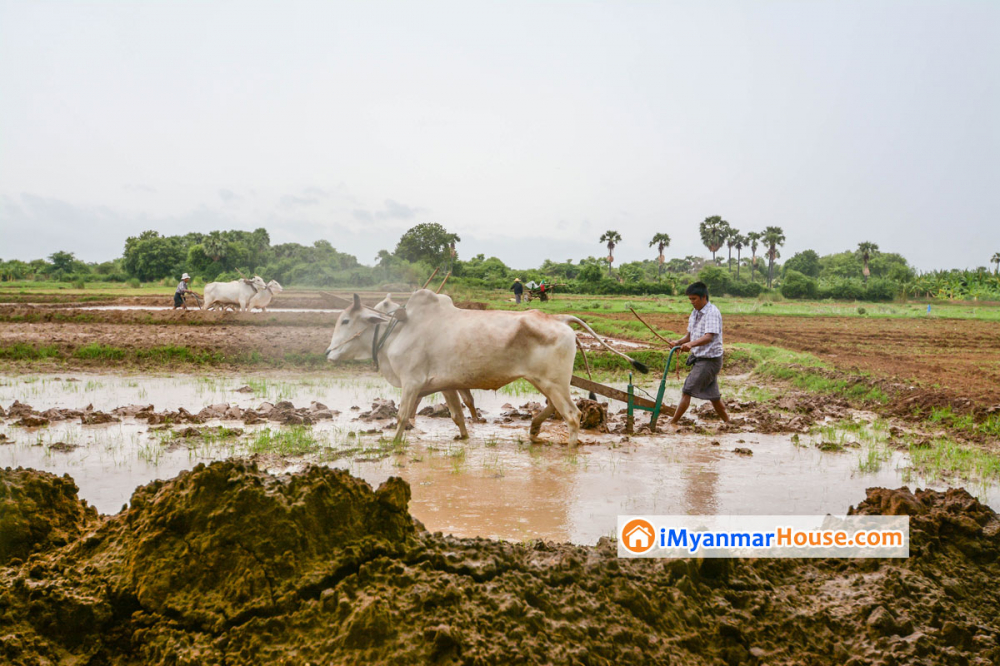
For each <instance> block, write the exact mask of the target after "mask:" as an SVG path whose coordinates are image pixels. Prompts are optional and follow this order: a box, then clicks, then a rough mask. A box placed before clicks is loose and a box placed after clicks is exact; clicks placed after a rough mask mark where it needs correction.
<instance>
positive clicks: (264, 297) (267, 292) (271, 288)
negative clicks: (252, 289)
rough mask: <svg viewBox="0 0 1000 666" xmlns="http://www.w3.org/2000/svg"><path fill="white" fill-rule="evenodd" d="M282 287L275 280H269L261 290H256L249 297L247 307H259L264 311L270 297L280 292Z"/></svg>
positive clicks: (269, 301) (251, 308)
mask: <svg viewBox="0 0 1000 666" xmlns="http://www.w3.org/2000/svg"><path fill="white" fill-rule="evenodd" d="M282 291H284V289H283V288H282V287H281V285H280V284H278V281H277V280H271V281H270V282H268V283H267V286H266V287H264V288H263V289H262V290H260V291H258V292H257V293H256V294H254V295H253V297H252V298H251V299H250V302H249V303H248V304H247V309H249V310H253V309H254V308H260V309H261V310H263V311H264V312H267V306H268V305H270V304H271V299H273V298H274V297H275V296H277V295H278V294H280V293H281V292H282Z"/></svg>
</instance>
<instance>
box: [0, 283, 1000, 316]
mask: <svg viewBox="0 0 1000 666" xmlns="http://www.w3.org/2000/svg"><path fill="white" fill-rule="evenodd" d="M203 286H204V285H195V286H194V290H195V291H196V292H199V293H200V292H201V288H202V287H203ZM175 288H176V285H168V286H161V285H143V286H142V287H139V288H135V287H130V286H128V285H127V284H123V283H116V282H93V283H87V284H86V288H85V289H74V288H72V287H71V286H70V285H67V284H66V283H62V282H0V300H5V301H22V302H24V301H31V296H32V295H38V296H41V297H44V298H41V299H39V300H46V301H52V300H56V301H58V302H63V303H72V302H74V301H78V302H89V301H95V300H102V301H103V300H114V299H117V298H126V297H128V298H135V297H140V298H141V297H158V298H162V297H169V296H170V295H171V294H173V292H174V289H175ZM357 291H358V292H359V293H361V294H362V297H363V298H365V299H366V300H371V299H372V298H374V297H375V296H376V295H378V296H379V297H381V296H382V295H384V293H385V292H384V290H381V289H378V288H373V287H367V288H365V289H358V290H357ZM321 292H331V293H336V294H340V295H341V296H347V297H349V296H350V294H351V293H352V290H351V289H343V288H337V289H335V288H329V289H325V288H324V289H316V288H305V287H290V288H287V289H285V291H284V292H283V293H282V295H281V296H279V297H278V298H277V299H275V306H276V307H278V308H281V307H282V301H284V302H285V303H286V305H285V306H286V307H290V306H289V305H287V303H288V302H289V301H291V300H292V299H301V298H307V299H308V298H319V297H320V296H321ZM445 293H447V294H449V295H450V296H451V297H452V298H453V299H455V301H480V302H485V303H488V304H489V306H490V307H491V308H496V309H515V308H517V307H521V308H535V309H539V310H542V311H545V312H567V313H568V312H587V311H593V312H605V313H617V312H628V309H629V307H634V308H635V309H636V310H637V311H639V312H649V313H658V314H679V313H685V312H690V306H689V305H688V303H687V299H686V297H684V296H682V295H681V296H599V295H587V294H563V293H559V292H558V291H557V292H556V293H555V295H554V296H553V298H552V299H551V300H549V301H547V302H542V301H539V300H538V299H535V300H532V301H531V303H530V304H523V303H522V305H521V306H516V305H515V304H514V300H513V295H512V294H510V293H509V292H502V291H482V290H472V289H466V288H463V287H461V286H455V287H454V288H448V289H445ZM393 295H394V297H395V298H396V299H397V300H399V301H405V298H406V294H405V293H400V292H393ZM142 302H144V301H142ZM712 302H713V303H715V304H716V305H717V306H718V307H719V309H720V310H721V311H722V313H723V314H739V315H775V316H799V317H815V316H823V317H905V318H918V319H926V318H932V319H933V318H944V319H976V320H982V321H1000V303H997V302H986V301H984V302H974V301H973V302H970V301H958V302H956V301H941V300H934V301H927V300H919V301H906V302H896V301H893V302H887V303H871V302H861V301H832V300H824V301H798V300H795V301H792V300H785V299H782V298H781V297H777V298H775V297H773V296H766V297H763V298H760V299H756V298H729V297H717V298H713V299H712ZM130 304H138V303H137V302H132V303H130ZM164 304H168V301H166V300H165V301H164ZM928 305H929V306H930V312H929V313H928V311H927V307H928ZM299 307H301V305H299Z"/></svg>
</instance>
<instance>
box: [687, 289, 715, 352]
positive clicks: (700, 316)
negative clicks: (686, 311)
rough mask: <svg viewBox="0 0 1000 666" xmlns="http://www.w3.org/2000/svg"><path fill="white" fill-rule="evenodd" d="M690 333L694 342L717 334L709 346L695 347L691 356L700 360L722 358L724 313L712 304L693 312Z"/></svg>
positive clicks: (689, 323) (690, 318)
mask: <svg viewBox="0 0 1000 666" xmlns="http://www.w3.org/2000/svg"><path fill="white" fill-rule="evenodd" d="M688 333H690V334H691V342H694V341H695V340H697V339H698V338H700V337H701V336H703V335H705V334H706V333H715V338H714V339H713V340H712V341H711V342H709V343H708V344H707V345H702V346H700V347H693V348H692V349H691V354H692V355H694V356H697V357H699V358H718V357H719V356H722V313H721V312H719V308H717V307H715V305H713V304H712V303H711V302H709V303H707V304H706V305H705V307H703V308H702V309H701V310H692V311H691V316H690V317H688Z"/></svg>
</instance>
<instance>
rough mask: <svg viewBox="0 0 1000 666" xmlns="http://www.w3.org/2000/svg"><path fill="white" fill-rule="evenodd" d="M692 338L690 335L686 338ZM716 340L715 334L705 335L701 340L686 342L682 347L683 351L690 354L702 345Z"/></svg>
mask: <svg viewBox="0 0 1000 666" xmlns="http://www.w3.org/2000/svg"><path fill="white" fill-rule="evenodd" d="M690 337H691V334H690V333H689V334H688V335H686V336H685V338H690ZM714 339H715V333H706V334H705V335H703V336H701V337H700V338H698V339H697V340H695V341H693V342H687V341H686V340H685V343H684V344H682V345H681V351H683V352H689V351H691V349H692V348H694V347H701V346H702V345H707V344H709V343H711V342H712V340H714Z"/></svg>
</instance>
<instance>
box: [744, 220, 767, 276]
mask: <svg viewBox="0 0 1000 666" xmlns="http://www.w3.org/2000/svg"><path fill="white" fill-rule="evenodd" d="M763 237H764V234H762V233H761V232H759V231H751V232H750V233H748V234H747V241H749V243H750V252H751V255H752V258H751V259H750V281H751V282H753V273H754V269H755V268H757V241H759V240H760V239H761V238H763Z"/></svg>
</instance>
